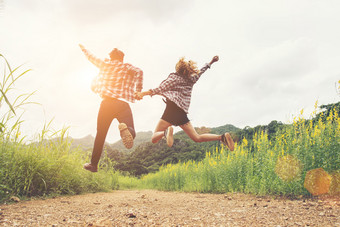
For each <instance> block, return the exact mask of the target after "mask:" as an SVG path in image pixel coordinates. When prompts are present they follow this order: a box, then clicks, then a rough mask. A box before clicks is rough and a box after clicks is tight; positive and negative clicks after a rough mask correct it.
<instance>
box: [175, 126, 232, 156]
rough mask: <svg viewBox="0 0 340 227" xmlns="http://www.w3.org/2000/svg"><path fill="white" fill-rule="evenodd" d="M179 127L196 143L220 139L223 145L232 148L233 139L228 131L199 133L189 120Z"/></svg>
mask: <svg viewBox="0 0 340 227" xmlns="http://www.w3.org/2000/svg"><path fill="white" fill-rule="evenodd" d="M180 127H181V128H182V129H183V131H184V132H185V133H186V134H187V135H188V136H189V137H190V138H191V139H192V140H193V141H195V142H196V143H200V142H208V141H214V140H220V141H221V142H222V143H223V144H224V145H226V146H228V148H229V149H230V150H231V151H233V150H234V141H233V139H232V138H231V136H230V134H229V133H228V132H226V133H225V134H222V135H216V134H210V133H206V134H202V135H200V134H198V133H197V132H196V130H195V128H194V127H193V126H192V124H191V122H190V121H189V122H188V123H186V124H184V125H181V126H180Z"/></svg>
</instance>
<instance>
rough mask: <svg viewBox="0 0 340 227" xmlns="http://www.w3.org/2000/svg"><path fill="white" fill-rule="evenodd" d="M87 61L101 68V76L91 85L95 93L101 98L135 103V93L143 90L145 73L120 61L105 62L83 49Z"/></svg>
mask: <svg viewBox="0 0 340 227" xmlns="http://www.w3.org/2000/svg"><path fill="white" fill-rule="evenodd" d="M83 52H84V54H85V56H86V57H87V59H88V60H89V61H90V62H92V63H93V64H94V65H95V66H97V67H98V68H99V75H98V76H97V77H95V78H94V80H93V81H92V84H91V89H92V91H93V92H95V93H98V94H99V95H100V96H101V97H104V96H107V97H112V98H122V99H124V100H126V101H129V102H134V101H135V96H134V93H135V91H139V92H140V91H141V90H142V89H143V71H142V70H141V69H139V68H137V67H134V66H133V65H131V64H128V63H122V62H120V61H111V60H108V61H103V60H101V59H99V58H96V57H95V56H94V55H93V54H91V53H90V52H89V51H88V50H86V49H83Z"/></svg>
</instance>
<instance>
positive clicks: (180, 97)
mask: <svg viewBox="0 0 340 227" xmlns="http://www.w3.org/2000/svg"><path fill="white" fill-rule="evenodd" d="M208 68H210V64H206V65H205V66H204V67H203V68H202V69H201V70H200V72H199V73H198V74H196V75H194V76H190V77H185V78H184V77H183V76H181V75H178V74H177V73H171V74H170V75H169V76H168V78H166V79H165V80H163V81H162V83H161V84H160V85H159V87H158V88H155V89H150V90H151V92H152V94H151V95H162V96H164V97H165V98H167V99H169V100H171V101H173V102H174V103H176V105H177V106H178V107H180V108H181V109H183V110H184V111H185V112H186V113H188V111H189V106H190V100H191V93H192V88H193V86H194V84H195V83H196V82H197V81H198V79H199V78H200V77H201V75H202V74H203V73H204V72H205V71H206V70H207V69H208Z"/></svg>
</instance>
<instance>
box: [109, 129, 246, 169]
mask: <svg viewBox="0 0 340 227" xmlns="http://www.w3.org/2000/svg"><path fill="white" fill-rule="evenodd" d="M196 131H197V132H198V133H199V134H203V133H209V132H210V133H214V134H219V135H220V134H222V133H225V132H231V133H235V132H238V131H240V129H239V128H237V127H235V126H233V125H229V124H227V125H224V126H220V127H216V128H207V127H200V128H196ZM219 145H220V142H219V141H212V142H205V143H196V142H194V141H192V140H191V139H190V138H189V136H188V135H186V133H185V132H184V131H180V132H177V133H176V134H174V145H173V146H172V147H171V148H170V147H168V146H167V144H166V142H165V140H164V139H162V140H161V141H159V142H158V143H157V144H152V143H151V142H150V139H149V140H148V142H144V143H140V145H139V146H137V147H136V148H135V149H134V150H133V151H132V152H130V153H129V154H128V155H126V156H124V157H122V156H118V157H119V159H117V160H115V161H116V162H117V164H116V166H115V168H116V169H118V170H120V171H126V172H129V173H130V174H133V175H136V176H139V175H142V174H147V173H150V172H155V171H157V170H158V169H159V167H160V166H162V165H166V164H168V163H177V162H179V161H182V162H185V161H188V160H196V161H198V160H202V159H203V158H204V157H205V154H206V152H207V151H209V150H211V149H213V150H215V148H216V147H217V146H219Z"/></svg>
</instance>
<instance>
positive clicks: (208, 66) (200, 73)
mask: <svg viewBox="0 0 340 227" xmlns="http://www.w3.org/2000/svg"><path fill="white" fill-rule="evenodd" d="M210 66H211V65H210V64H208V63H207V64H205V65H204V66H203V67H202V68H201V69H200V72H199V73H198V74H196V75H194V76H192V77H191V81H192V82H194V83H196V82H197V81H198V80H199V78H200V77H201V76H202V74H203V73H205V71H207V69H210Z"/></svg>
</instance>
